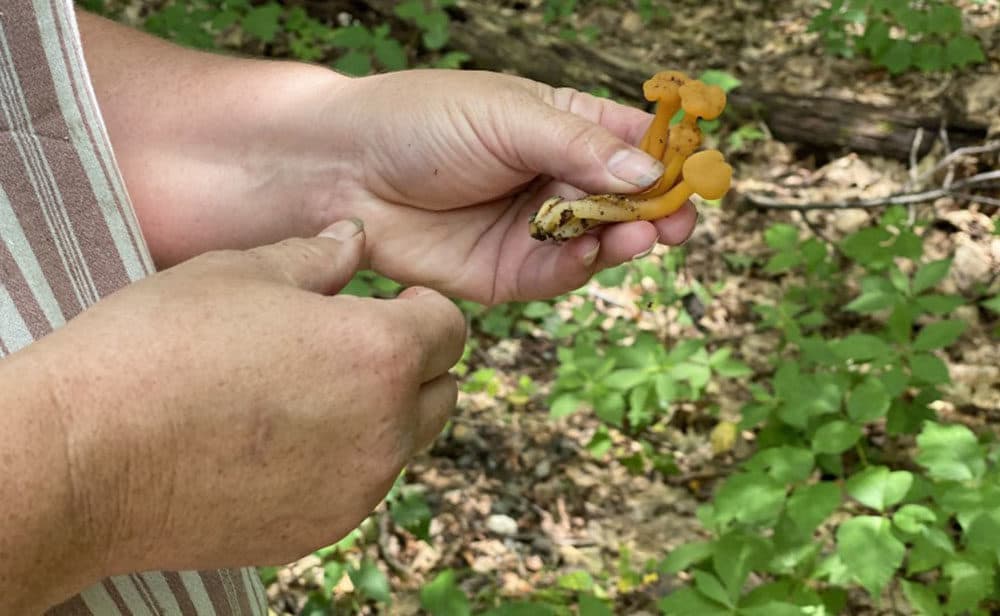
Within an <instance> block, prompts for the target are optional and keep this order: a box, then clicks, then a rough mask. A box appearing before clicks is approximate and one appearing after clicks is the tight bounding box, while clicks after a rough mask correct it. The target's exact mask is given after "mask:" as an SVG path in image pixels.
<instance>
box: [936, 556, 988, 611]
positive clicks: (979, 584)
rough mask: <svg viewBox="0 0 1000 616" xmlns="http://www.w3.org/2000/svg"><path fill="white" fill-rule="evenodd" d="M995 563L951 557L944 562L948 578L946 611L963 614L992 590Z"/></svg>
mask: <svg viewBox="0 0 1000 616" xmlns="http://www.w3.org/2000/svg"><path fill="white" fill-rule="evenodd" d="M995 567H996V564H995V563H987V562H977V561H975V560H971V559H969V560H960V559H953V560H950V561H948V562H947V563H945V565H944V568H943V569H944V575H945V577H947V578H948V581H949V584H948V590H949V592H948V613H949V614H964V613H968V612H969V611H971V610H973V609H974V608H976V607H977V606H978V605H979V603H980V602H981V601H982V600H983V599H985V598H986V597H988V596H990V594H991V593H992V591H993V584H994V581H993V577H994V569H995Z"/></svg>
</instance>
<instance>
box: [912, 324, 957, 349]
mask: <svg viewBox="0 0 1000 616" xmlns="http://www.w3.org/2000/svg"><path fill="white" fill-rule="evenodd" d="M967 327H968V324H967V323H966V322H965V321H958V320H954V319H952V320H947V321H935V322H934V323H929V324H927V325H925V326H924V328H923V329H921V330H920V333H919V334H917V339H916V340H914V341H913V350H915V351H932V350H934V349H940V348H943V347H946V346H948V345H949V344H951V343H953V342H955V341H956V340H958V338H959V337H960V336H961V335H962V333H963V332H964V331H965V330H966V328H967Z"/></svg>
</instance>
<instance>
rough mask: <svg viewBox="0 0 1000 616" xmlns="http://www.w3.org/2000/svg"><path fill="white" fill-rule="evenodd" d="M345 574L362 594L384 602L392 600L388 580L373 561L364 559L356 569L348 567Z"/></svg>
mask: <svg viewBox="0 0 1000 616" xmlns="http://www.w3.org/2000/svg"><path fill="white" fill-rule="evenodd" d="M347 574H348V575H349V576H350V578H351V582H353V583H354V588H356V589H357V590H359V591H360V592H361V594H363V595H364V596H366V597H369V598H371V599H374V600H376V601H381V602H382V603H386V604H388V603H391V602H392V592H391V591H390V590H389V580H388V579H387V578H386V577H385V574H384V573H382V571H381V570H380V569H379V568H378V566H377V565H376V564H375V563H374V562H372V561H370V560H368V559H365V560H363V561H361V566H359V567H358V568H357V569H355V568H354V567H351V568H349V569H348V571H347Z"/></svg>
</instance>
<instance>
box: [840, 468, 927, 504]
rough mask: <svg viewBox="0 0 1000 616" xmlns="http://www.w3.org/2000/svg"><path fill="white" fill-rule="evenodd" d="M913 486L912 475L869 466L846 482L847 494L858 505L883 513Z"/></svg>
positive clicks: (901, 498)
mask: <svg viewBox="0 0 1000 616" xmlns="http://www.w3.org/2000/svg"><path fill="white" fill-rule="evenodd" d="M912 485H913V473H910V472H908V471H890V470H889V469H888V468H886V467H885V466H870V467H868V468H866V469H865V470H863V471H861V472H860V473H857V474H855V475H854V476H852V477H851V478H850V479H848V480H847V486H846V487H847V493H848V494H850V495H851V496H852V497H853V498H854V499H855V500H857V501H858V502H859V503H861V504H863V505H865V506H868V507H871V508H872V509H875V510H878V511H885V510H886V509H888V508H889V507H892V506H893V505H895V504H896V503H898V502H899V501H901V500H903V497H905V496H906V493H907V492H909V491H910V487H911V486H912Z"/></svg>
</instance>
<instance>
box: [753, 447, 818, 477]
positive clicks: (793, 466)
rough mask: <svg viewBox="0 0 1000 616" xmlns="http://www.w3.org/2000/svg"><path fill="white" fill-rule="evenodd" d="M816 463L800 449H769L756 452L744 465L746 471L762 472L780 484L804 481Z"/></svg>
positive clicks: (811, 455)
mask: <svg viewBox="0 0 1000 616" xmlns="http://www.w3.org/2000/svg"><path fill="white" fill-rule="evenodd" d="M815 463H816V460H815V458H814V457H813V454H812V452H811V451H809V450H808V449H804V448H801V447H790V446H788V445H782V446H780V447H769V448H767V449H763V450H761V451H759V452H757V454H756V455H754V456H753V457H752V458H751V459H750V460H749V461H747V463H746V468H747V470H751V471H764V472H766V473H767V474H769V475H770V476H771V477H773V478H774V479H775V480H776V481H779V482H781V483H798V482H800V481H805V480H806V479H807V478H808V477H809V475H811V474H812V471H813V467H814V465H815Z"/></svg>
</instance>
